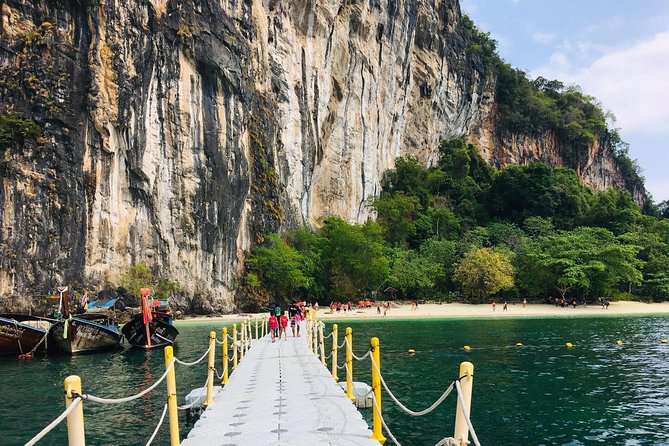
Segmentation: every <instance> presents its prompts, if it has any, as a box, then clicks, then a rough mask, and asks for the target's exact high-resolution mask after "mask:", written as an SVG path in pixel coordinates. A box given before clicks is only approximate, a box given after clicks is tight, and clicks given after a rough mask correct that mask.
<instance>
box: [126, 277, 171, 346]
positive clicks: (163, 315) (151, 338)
mask: <svg viewBox="0 0 669 446" xmlns="http://www.w3.org/2000/svg"><path fill="white" fill-rule="evenodd" d="M152 294H153V290H151V289H150V288H142V289H141V295H142V305H141V307H142V311H141V313H138V314H135V315H133V316H132V318H131V319H130V321H129V322H127V323H126V324H125V325H124V326H123V329H122V330H121V331H122V332H123V335H124V336H125V338H126V339H127V340H128V342H129V343H130V345H132V346H133V347H137V348H143V349H146V350H150V349H152V348H162V347H166V346H168V345H172V344H173V343H174V339H176V337H177V335H178V334H179V330H177V329H176V328H175V327H174V325H172V312H171V311H170V307H169V303H168V302H167V301H166V300H156V299H151V300H149V296H150V295H152Z"/></svg>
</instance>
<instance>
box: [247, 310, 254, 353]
mask: <svg viewBox="0 0 669 446" xmlns="http://www.w3.org/2000/svg"><path fill="white" fill-rule="evenodd" d="M246 330H248V336H247V337H246V351H247V352H248V351H249V350H250V349H251V340H253V333H252V332H251V318H249V320H248V322H247V323H246Z"/></svg>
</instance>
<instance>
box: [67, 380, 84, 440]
mask: <svg viewBox="0 0 669 446" xmlns="http://www.w3.org/2000/svg"><path fill="white" fill-rule="evenodd" d="M63 385H64V386H65V408H66V409H67V408H68V407H70V405H71V404H72V402H73V401H74V398H75V396H74V394H75V393H76V394H78V395H81V394H82V393H81V378H80V377H78V376H76V375H70V376H68V377H67V378H65V381H64V382H63ZM67 444H68V445H69V446H85V445H86V433H85V432H84V403H83V401H81V402H79V405H78V406H77V407H76V408H75V409H74V410H73V411H72V412H70V414H69V415H68V416H67Z"/></svg>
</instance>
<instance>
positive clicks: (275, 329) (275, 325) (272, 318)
mask: <svg viewBox="0 0 669 446" xmlns="http://www.w3.org/2000/svg"><path fill="white" fill-rule="evenodd" d="M269 331H270V333H271V334H272V342H274V341H275V340H276V337H277V335H278V334H279V319H278V318H277V317H276V314H274V312H273V311H270V312H269Z"/></svg>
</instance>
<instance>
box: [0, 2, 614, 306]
mask: <svg viewBox="0 0 669 446" xmlns="http://www.w3.org/2000/svg"><path fill="white" fill-rule="evenodd" d="M0 11H1V14H2V17H1V23H0V25H1V28H0V93H1V94H0V114H7V113H16V112H20V113H23V114H24V115H25V116H26V117H30V118H32V119H33V120H34V121H36V122H37V123H38V124H39V125H40V126H41V127H42V129H43V131H44V136H43V137H42V138H38V139H37V141H32V140H27V141H25V142H23V143H20V144H19V143H15V144H12V145H11V146H10V147H9V148H8V149H7V150H6V151H5V153H4V154H3V158H2V159H1V160H0V181H1V182H2V189H0V220H1V223H0V226H1V227H0V249H1V253H0V293H1V294H2V295H3V296H16V295H19V294H30V293H40V292H43V291H44V289H45V288H47V287H48V286H49V285H56V284H58V283H66V282H69V283H72V284H73V285H80V286H81V285H84V284H89V285H92V284H96V285H103V284H108V283H114V282H115V281H116V280H117V279H118V277H119V275H120V274H121V273H122V272H123V271H124V270H125V269H126V268H127V267H128V265H129V264H130V263H132V262H137V261H144V262H145V263H147V265H149V266H150V267H152V268H153V269H154V272H155V273H156V274H157V275H159V276H162V277H170V278H172V279H174V280H176V281H178V282H179V283H181V284H182V285H183V286H184V287H185V289H186V291H188V293H189V295H190V296H192V297H193V309H194V310H197V311H199V312H211V311H226V310H231V309H232V308H233V307H234V304H235V302H234V296H235V292H236V289H237V282H238V278H239V273H240V272H241V268H242V266H243V259H244V253H245V252H247V251H248V249H250V247H251V246H252V244H253V243H255V242H259V241H262V240H263V237H264V235H265V234H266V233H268V232H271V231H277V230H280V229H281V228H286V227H292V226H295V225H299V224H305V223H306V224H312V225H313V224H318V223H319V222H320V221H321V220H322V219H323V218H324V217H327V216H329V215H340V216H342V217H344V218H346V219H348V220H349V221H351V222H362V221H364V220H366V219H367V218H368V217H370V210H369V208H368V207H367V199H368V197H370V196H373V195H376V194H378V193H379V192H380V186H379V184H380V180H381V177H382V175H383V172H384V171H385V170H386V169H388V168H391V167H392V166H393V162H394V159H395V158H396V157H397V156H399V155H403V154H413V155H414V156H416V157H417V158H419V159H420V160H422V161H424V162H426V163H428V164H429V163H431V162H433V161H435V160H436V150H437V147H438V144H439V142H440V141H441V140H442V139H444V138H450V137H456V136H463V135H468V136H469V138H470V139H472V140H476V141H478V142H479V143H480V144H481V147H482V150H483V153H484V154H485V156H486V158H487V159H488V160H489V161H491V162H494V163H498V164H506V163H515V162H521V163H522V162H527V161H528V160H530V159H532V158H538V159H547V158H549V159H551V160H554V164H560V159H561V158H560V154H559V151H558V149H559V148H558V147H556V145H555V144H552V143H551V142H550V137H548V138H543V139H533V140H521V139H519V137H514V138H515V139H512V140H511V141H508V142H504V144H500V141H499V140H497V139H495V137H494V136H493V135H494V131H492V130H491V126H490V125H488V124H487V123H488V122H491V121H490V119H491V116H493V114H494V113H493V110H494V78H493V77H492V76H490V75H486V73H484V72H483V71H482V70H481V69H478V68H477V63H476V60H473V59H472V57H471V56H470V55H469V54H467V51H466V50H465V48H466V45H465V42H464V40H463V38H462V33H461V27H460V17H461V15H460V9H459V5H458V3H457V1H456V0H436V1H424V0H418V1H403V0H369V1H364V2H363V1H358V0H342V1H324V0H296V1H290V2H289V1H278V0H263V1H260V0H247V1H241V0H219V1H214V0H199V1H195V2H190V1H183V0H179V1H177V0H150V1H137V0H127V1H118V0H100V1H98V2H94V3H89V2H79V1H77V0H58V1H51V0H31V1H28V0H23V1H20V0H0ZM595 152H596V153H593V159H592V162H591V163H590V164H589V167H588V169H587V170H584V171H583V172H582V173H581V174H582V176H583V177H584V178H586V179H588V181H589V182H590V184H593V185H599V186H601V187H604V186H606V185H608V184H617V183H616V180H615V179H614V178H615V172H616V170H615V166H614V165H610V160H608V161H607V158H606V153H604V152H602V153H604V154H603V155H601V156H600V154H599V153H600V152H601V150H600V149H596V150H595ZM607 163H608V164H607Z"/></svg>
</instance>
